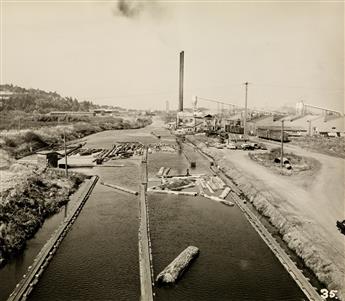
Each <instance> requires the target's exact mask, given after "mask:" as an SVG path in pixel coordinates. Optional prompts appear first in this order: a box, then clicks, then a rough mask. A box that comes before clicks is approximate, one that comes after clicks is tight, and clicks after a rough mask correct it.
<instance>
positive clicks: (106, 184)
mask: <svg viewBox="0 0 345 301" xmlns="http://www.w3.org/2000/svg"><path fill="white" fill-rule="evenodd" d="M100 183H101V184H102V185H104V186H108V187H111V188H114V189H117V190H121V191H124V192H128V193H131V194H134V195H138V194H139V193H138V192H137V191H134V190H130V189H128V188H124V187H121V186H117V185H113V184H108V183H104V182H100Z"/></svg>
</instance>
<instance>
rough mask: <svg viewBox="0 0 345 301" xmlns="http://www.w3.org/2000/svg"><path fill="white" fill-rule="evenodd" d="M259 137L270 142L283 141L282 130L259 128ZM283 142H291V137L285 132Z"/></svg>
mask: <svg viewBox="0 0 345 301" xmlns="http://www.w3.org/2000/svg"><path fill="white" fill-rule="evenodd" d="M257 135H258V137H259V138H264V139H268V140H274V141H281V129H278V128H276V129H272V128H258V129H257ZM283 141H284V142H288V141H289V135H288V133H287V132H285V131H284V132H283Z"/></svg>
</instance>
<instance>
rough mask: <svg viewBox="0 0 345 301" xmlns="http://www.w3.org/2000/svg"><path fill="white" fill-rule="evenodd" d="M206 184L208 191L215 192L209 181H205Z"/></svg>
mask: <svg viewBox="0 0 345 301" xmlns="http://www.w3.org/2000/svg"><path fill="white" fill-rule="evenodd" d="M205 185H206V188H207V189H208V191H209V192H210V193H214V191H213V189H212V188H211V186H210V185H209V184H208V183H205Z"/></svg>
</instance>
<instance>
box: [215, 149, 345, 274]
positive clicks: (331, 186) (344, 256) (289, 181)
mask: <svg viewBox="0 0 345 301" xmlns="http://www.w3.org/2000/svg"><path fill="white" fill-rule="evenodd" d="M270 146H271V147H277V145H276V144H270ZM285 149H286V150H287V151H293V152H294V153H296V154H299V155H302V156H308V157H312V158H314V159H316V160H318V161H319V162H320V168H319V170H318V171H316V172H315V173H310V172H305V173H303V174H300V175H297V176H284V175H280V174H278V173H275V172H273V171H272V170H270V169H268V168H266V167H264V166H261V165H259V164H258V163H256V162H255V161H253V160H251V159H250V158H249V156H248V153H247V152H244V151H239V150H228V149H224V150H217V151H219V152H221V153H222V154H223V155H224V159H225V160H227V161H229V162H231V164H232V165H233V166H235V167H236V168H237V169H238V170H240V171H243V173H245V174H246V176H247V177H248V178H250V179H251V182H253V183H255V186H256V187H258V188H259V189H260V190H261V189H262V190H268V191H270V193H271V194H273V195H274V196H276V197H275V198H274V199H275V200H276V204H274V206H276V207H277V208H279V210H280V211H281V212H282V213H283V214H284V215H285V216H286V218H288V220H289V221H292V222H294V223H295V224H296V226H298V227H300V228H301V230H302V231H303V232H304V233H305V234H306V235H307V236H309V237H310V238H311V239H312V241H314V242H315V245H317V246H318V247H319V248H321V249H323V250H324V251H325V253H326V254H328V257H329V259H330V260H332V261H333V262H334V264H335V265H337V266H338V267H339V269H340V270H341V271H342V272H343V273H344V271H345V266H344V262H345V237H344V235H342V234H341V233H340V232H339V231H338V230H337V228H336V225H335V223H336V220H337V219H344V218H345V212H344V166H345V165H344V163H345V160H344V159H341V158H335V157H330V156H327V155H323V154H319V153H313V152H310V151H306V150H303V149H300V148H298V147H286V148H285Z"/></svg>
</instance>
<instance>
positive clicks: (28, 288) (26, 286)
mask: <svg viewBox="0 0 345 301" xmlns="http://www.w3.org/2000/svg"><path fill="white" fill-rule="evenodd" d="M98 178H99V177H98V176H93V177H92V178H91V179H90V181H89V183H88V184H87V187H86V188H85V190H86V192H85V193H84V194H83V195H81V196H80V198H79V199H78V202H77V203H76V205H75V207H74V208H73V209H72V210H71V211H70V213H69V215H68V216H67V218H66V219H65V220H64V221H63V222H62V223H61V224H60V226H59V228H58V229H57V230H56V231H55V232H54V234H53V235H52V237H51V238H50V239H49V240H48V241H47V242H46V244H45V245H44V246H43V248H42V249H41V251H40V252H39V253H38V255H37V256H36V258H35V259H34V262H33V264H32V266H30V267H29V269H28V272H27V274H25V275H24V276H23V279H22V280H21V281H20V282H19V283H18V284H17V286H16V287H15V289H14V290H13V292H12V293H11V295H10V296H9V298H8V299H7V300H8V301H18V300H26V299H27V297H28V296H29V294H30V293H31V292H32V290H33V289H34V286H35V285H36V284H37V283H38V281H39V278H40V276H41V275H42V274H43V272H44V270H45V268H46V267H47V266H48V264H49V262H50V261H51V260H52V258H53V256H54V254H55V252H56V250H57V249H58V247H59V245H60V243H61V242H62V240H63V239H64V237H65V236H66V234H67V232H68V231H69V229H70V228H71V226H72V225H73V223H74V221H75V220H76V218H77V217H78V215H79V213H80V211H81V210H82V208H83V206H84V204H85V202H86V201H87V199H88V198H89V196H90V194H91V192H92V190H93V188H94V187H95V185H96V183H97V181H98Z"/></svg>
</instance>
